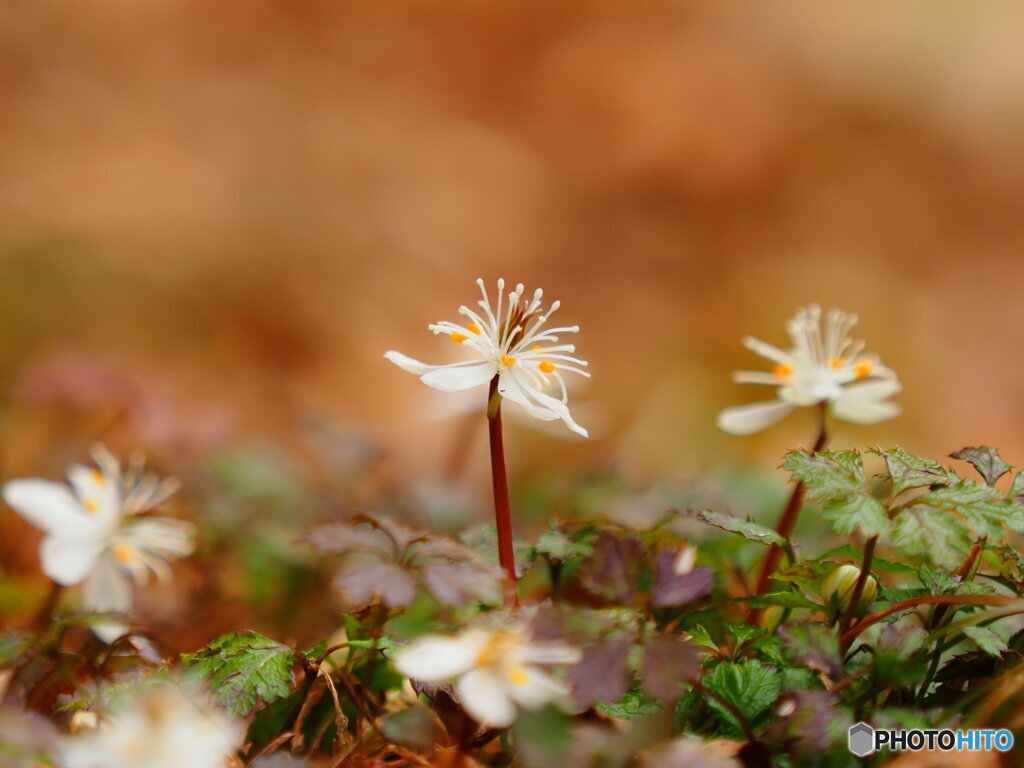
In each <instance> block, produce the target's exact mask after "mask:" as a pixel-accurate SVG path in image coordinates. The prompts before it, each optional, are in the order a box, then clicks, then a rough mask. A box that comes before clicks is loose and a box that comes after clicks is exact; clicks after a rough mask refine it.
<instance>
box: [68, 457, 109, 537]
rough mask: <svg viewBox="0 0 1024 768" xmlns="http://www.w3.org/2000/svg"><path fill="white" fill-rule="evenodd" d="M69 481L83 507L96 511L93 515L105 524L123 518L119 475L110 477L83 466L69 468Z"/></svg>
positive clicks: (77, 465) (76, 465)
mask: <svg viewBox="0 0 1024 768" xmlns="http://www.w3.org/2000/svg"><path fill="white" fill-rule="evenodd" d="M68 481H69V482H70V483H71V487H72V488H74V489H75V494H76V495H77V496H78V499H79V501H80V502H81V503H82V505H83V506H87V507H88V508H89V509H91V510H94V511H93V512H91V514H92V515H94V516H95V517H97V518H98V519H100V520H102V521H103V522H104V523H111V522H113V521H114V520H116V519H117V518H119V517H120V516H121V484H120V476H119V473H118V474H117V475H115V476H114V477H109V476H107V475H106V474H104V473H103V472H100V471H99V470H97V469H94V468H92V467H87V466H84V465H82V464H72V465H71V466H70V467H68Z"/></svg>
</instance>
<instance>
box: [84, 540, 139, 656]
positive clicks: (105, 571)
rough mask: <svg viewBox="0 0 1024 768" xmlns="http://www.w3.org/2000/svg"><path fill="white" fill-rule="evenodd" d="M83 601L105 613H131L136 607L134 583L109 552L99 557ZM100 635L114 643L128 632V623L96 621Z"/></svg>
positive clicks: (91, 607)
mask: <svg viewBox="0 0 1024 768" xmlns="http://www.w3.org/2000/svg"><path fill="white" fill-rule="evenodd" d="M82 602H83V604H84V605H85V607H86V608H87V609H88V610H90V611H96V612H97V613H104V612H107V611H110V612H116V613H128V612H129V611H130V610H131V608H132V585H131V581H130V580H129V578H128V576H127V574H125V573H124V572H123V571H122V570H121V569H120V568H119V567H118V565H117V561H116V560H115V559H114V557H113V556H112V555H111V554H110V553H109V552H105V553H103V554H102V555H101V556H100V557H99V558H98V559H97V561H96V568H95V570H93V572H92V574H91V575H90V576H89V578H88V579H86V581H85V585H84V587H83V593H82ZM92 630H93V632H95V633H96V636H97V637H99V638H100V640H102V641H103V642H105V643H112V642H114V641H115V640H116V639H117V638H119V637H121V636H123V635H125V634H126V633H127V632H128V627H127V626H126V625H124V624H120V623H117V622H113V621H112V622H104V623H102V624H95V625H93V628H92Z"/></svg>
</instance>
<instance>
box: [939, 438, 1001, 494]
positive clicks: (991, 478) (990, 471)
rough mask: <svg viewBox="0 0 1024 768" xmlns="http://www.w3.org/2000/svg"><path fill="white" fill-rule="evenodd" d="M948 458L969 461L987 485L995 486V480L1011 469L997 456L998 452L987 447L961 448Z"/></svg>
mask: <svg viewBox="0 0 1024 768" xmlns="http://www.w3.org/2000/svg"><path fill="white" fill-rule="evenodd" d="M949 458H951V459H962V460H963V461H969V462H970V463H971V464H973V465H974V468H975V469H976V470H978V474H979V475H981V476H982V477H983V478H985V482H986V483H988V484H989V485H995V484H996V480H998V479H999V478H1000V477H1002V476H1003V475H1005V474H1006V473H1007V472H1009V471H1010V470H1011V469H1013V466H1012V465H1010V464H1007V463H1006V462H1005V461H1003V459H1002V458H1001V457H1000V456H999V451H998V450H996V449H995V448H992V447H991V446H988V445H979V446H978V447H976V448H970V447H968V448H961V449H960V450H959V451H956V452H955V453H951V454H949Z"/></svg>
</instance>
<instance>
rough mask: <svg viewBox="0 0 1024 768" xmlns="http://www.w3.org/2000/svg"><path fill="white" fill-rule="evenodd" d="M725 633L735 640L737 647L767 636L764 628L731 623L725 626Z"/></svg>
mask: <svg viewBox="0 0 1024 768" xmlns="http://www.w3.org/2000/svg"><path fill="white" fill-rule="evenodd" d="M725 631H726V632H728V633H729V634H730V635H732V636H733V637H734V638H736V645H737V647H738V646H741V645H743V644H744V643H746V642H749V641H751V640H757V639H758V638H761V637H764V636H765V635H767V634H768V630H767V629H765V628H764V627H752V626H750V625H749V624H734V623H731V622H730V623H727V624H726V625H725Z"/></svg>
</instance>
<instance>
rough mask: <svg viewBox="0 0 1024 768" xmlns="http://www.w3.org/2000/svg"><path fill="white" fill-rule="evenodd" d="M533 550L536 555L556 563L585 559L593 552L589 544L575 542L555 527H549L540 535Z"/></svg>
mask: <svg viewBox="0 0 1024 768" xmlns="http://www.w3.org/2000/svg"><path fill="white" fill-rule="evenodd" d="M533 549H534V551H535V552H536V553H537V554H540V555H546V556H547V557H549V558H551V559H552V560H558V561H562V560H568V559H570V558H573V557H585V556H586V555H589V554H591V553H592V552H593V551H594V548H593V547H592V546H591V545H590V543H589V542H586V541H576V540H574V539H572V538H570V537H569V535H568V534H566V533H565V531H563V530H561V529H560V528H558V527H556V526H551V527H550V528H548V530H546V531H545V532H544V533H542V534H541V536H540V538H539V539H537V544H536V546H535V547H534V548H533Z"/></svg>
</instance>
